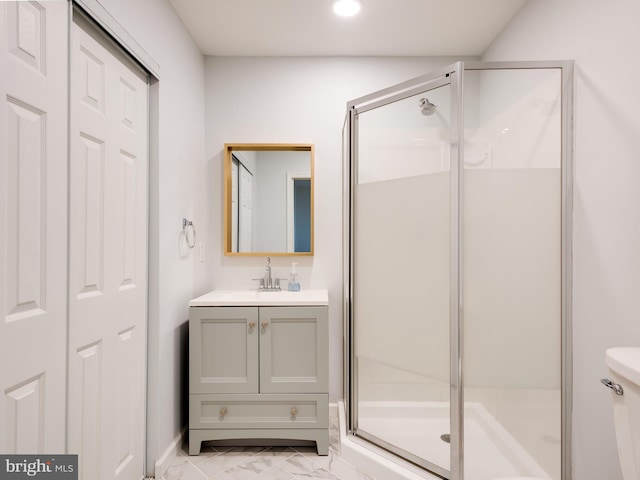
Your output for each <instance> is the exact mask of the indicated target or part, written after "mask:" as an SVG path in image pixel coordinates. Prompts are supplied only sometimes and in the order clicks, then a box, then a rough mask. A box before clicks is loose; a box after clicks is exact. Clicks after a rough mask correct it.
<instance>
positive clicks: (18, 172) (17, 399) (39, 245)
mask: <svg viewBox="0 0 640 480" xmlns="http://www.w3.org/2000/svg"><path fill="white" fill-rule="evenodd" d="M68 8H69V5H68V2H67V1H66V0H62V1H46V2H37V1H31V2H0V314H1V317H0V452H2V453H24V454H28V453H34V454H35V453H58V452H64V450H65V406H66V383H65V376H66V356H67V353H66V352H67V350H66V347H67V345H66V343H67V342H66V337H67V329H66V319H67V306H66V305H67V118H68V112H67V108H68V106H67V83H66V82H67V52H68V48H67V32H68Z"/></svg>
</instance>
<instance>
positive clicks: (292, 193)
mask: <svg viewBox="0 0 640 480" xmlns="http://www.w3.org/2000/svg"><path fill="white" fill-rule="evenodd" d="M224 178H225V180H224V181H225V186H224V199H225V200H224V215H225V221H224V228H225V255H265V254H270V255H313V145H309V144H225V149H224Z"/></svg>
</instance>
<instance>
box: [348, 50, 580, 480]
mask: <svg viewBox="0 0 640 480" xmlns="http://www.w3.org/2000/svg"><path fill="white" fill-rule="evenodd" d="M514 69H516V70H520V69H559V70H560V72H561V182H562V185H561V202H562V205H561V216H562V226H561V237H562V238H561V271H562V274H561V348H562V353H561V409H562V416H561V462H562V466H561V475H562V480H571V479H572V470H571V444H572V443H571V435H572V433H571V432H572V425H571V417H572V394H573V392H572V383H573V378H572V371H573V368H572V327H571V322H572V321H571V318H572V298H571V285H572V248H571V246H572V212H573V208H572V198H573V139H574V137H573V85H574V79H573V61H571V60H567V61H534V62H456V63H454V64H452V65H449V66H447V67H444V68H440V69H438V70H435V71H434V72H431V73H429V74H426V75H422V76H420V77H416V78H413V79H410V80H407V81H406V82H402V83H399V84H397V85H394V86H391V87H389V88H385V89H383V90H379V91H377V92H373V93H371V94H369V95H366V96H363V97H360V98H357V99H355V100H352V101H350V102H348V103H347V114H346V117H345V123H344V128H343V141H344V144H343V156H344V161H343V169H344V170H343V179H344V188H343V210H344V212H343V219H344V228H343V231H344V239H343V242H344V243H343V247H344V248H343V250H344V255H343V258H344V271H343V279H344V338H345V344H344V395H345V404H346V414H347V427H348V431H349V433H350V434H354V435H355V434H357V435H358V436H360V437H362V438H364V439H365V440H368V441H370V442H372V443H374V444H376V445H377V446H379V447H381V448H383V449H385V450H388V451H390V452H391V453H393V454H395V455H398V456H400V457H402V458H404V459H406V460H408V461H410V462H412V463H414V464H416V465H418V466H420V467H422V468H425V469H427V470H429V471H431V472H432V473H435V474H437V475H439V476H441V477H443V478H449V479H451V480H464V414H463V407H464V381H463V380H464V378H463V376H464V371H463V369H462V364H463V342H464V329H463V320H464V317H463V315H464V308H463V307H464V301H463V290H462V287H463V286H462V268H463V258H462V240H461V238H462V232H463V225H462V219H463V212H462V205H463V201H462V200H463V198H462V195H463V189H462V188H461V187H462V182H463V180H464V168H463V167H462V166H463V161H464V77H465V75H464V72H465V71H472V70H514ZM444 85H450V86H451V134H452V135H451V139H452V140H451V150H450V159H451V162H450V165H451V167H450V178H451V180H450V182H451V183H450V212H451V221H450V222H451V223H450V235H451V245H450V247H451V258H450V283H451V286H450V291H451V298H450V342H451V344H450V355H451V356H450V427H451V430H450V432H451V443H450V452H451V458H450V460H451V461H450V465H451V468H450V470H449V471H447V470H445V469H443V468H441V467H439V466H437V465H434V464H432V463H430V462H428V461H425V460H424V459H421V458H419V457H416V456H414V455H412V454H409V453H408V452H406V451H403V450H401V449H399V448H397V447H394V446H393V445H390V444H388V443H386V442H384V441H383V440H382V439H380V438H376V437H373V436H371V435H369V434H366V433H364V434H363V432H360V433H357V432H356V431H355V429H354V422H355V419H356V418H357V416H356V409H357V392H356V389H355V387H354V385H353V380H354V377H355V375H354V368H355V358H354V356H353V352H354V322H353V318H354V316H353V313H354V312H353V302H352V298H353V282H352V275H353V248H354V235H353V225H352V224H353V222H352V219H353V213H354V191H355V179H356V178H357V161H356V156H357V154H358V148H357V147H358V132H357V121H358V114H360V113H363V112H366V111H369V110H372V109H374V108H378V107H382V106H385V105H388V104H390V103H394V102H396V101H399V100H402V99H404V98H407V97H411V96H413V95H417V94H420V93H424V92H426V91H429V90H432V89H434V88H438V87H441V86H444ZM345 134H346V135H345Z"/></svg>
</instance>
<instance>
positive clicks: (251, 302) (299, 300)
mask: <svg viewBox="0 0 640 480" xmlns="http://www.w3.org/2000/svg"><path fill="white" fill-rule="evenodd" d="M312 305H313V306H318V305H329V293H328V292H327V290H301V291H299V292H289V291H286V290H283V291H280V292H259V291H258V290H212V291H211V292H209V293H205V294H204V295H201V296H200V297H197V298H194V299H193V300H191V301H190V302H189V306H190V307H242V306H274V307H275V306H289V307H290V306H312Z"/></svg>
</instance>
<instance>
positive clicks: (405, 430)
mask: <svg viewBox="0 0 640 480" xmlns="http://www.w3.org/2000/svg"><path fill="white" fill-rule="evenodd" d="M358 416H359V420H358V429H359V430H362V431H364V432H366V433H369V434H371V435H373V436H375V437H378V438H380V439H383V440H385V441H386V442H388V443H390V444H392V445H396V446H398V447H400V448H401V449H403V450H406V451H407V452H410V453H412V454H413V455H416V456H418V457H420V458H424V459H426V460H428V461H429V462H431V463H434V464H436V465H438V466H440V467H442V468H444V469H446V470H450V453H449V452H450V451H449V444H448V443H447V442H445V441H444V440H443V439H442V436H443V435H447V434H449V433H450V432H449V404H448V403H447V402H392V401H381V402H361V403H360V404H359V407H358ZM464 430H465V438H464V458H465V465H464V471H465V475H464V477H465V480H494V479H496V478H502V477H514V476H525V477H535V478H541V479H543V478H544V479H551V477H550V476H549V475H548V474H547V472H545V471H544V469H543V468H542V467H540V465H539V464H538V463H537V462H536V461H535V460H534V458H533V457H532V456H531V455H530V454H529V453H528V452H527V451H526V450H525V449H524V448H523V447H522V446H521V445H520V444H519V443H518V442H517V441H516V440H515V439H514V438H513V436H511V434H509V432H508V431H507V430H506V429H505V428H504V427H503V426H502V425H501V424H500V422H498V421H497V420H496V419H495V418H494V417H493V416H492V415H491V414H490V413H489V412H488V411H487V410H486V408H485V407H484V406H483V405H482V404H480V403H471V402H467V403H465V424H464Z"/></svg>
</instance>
